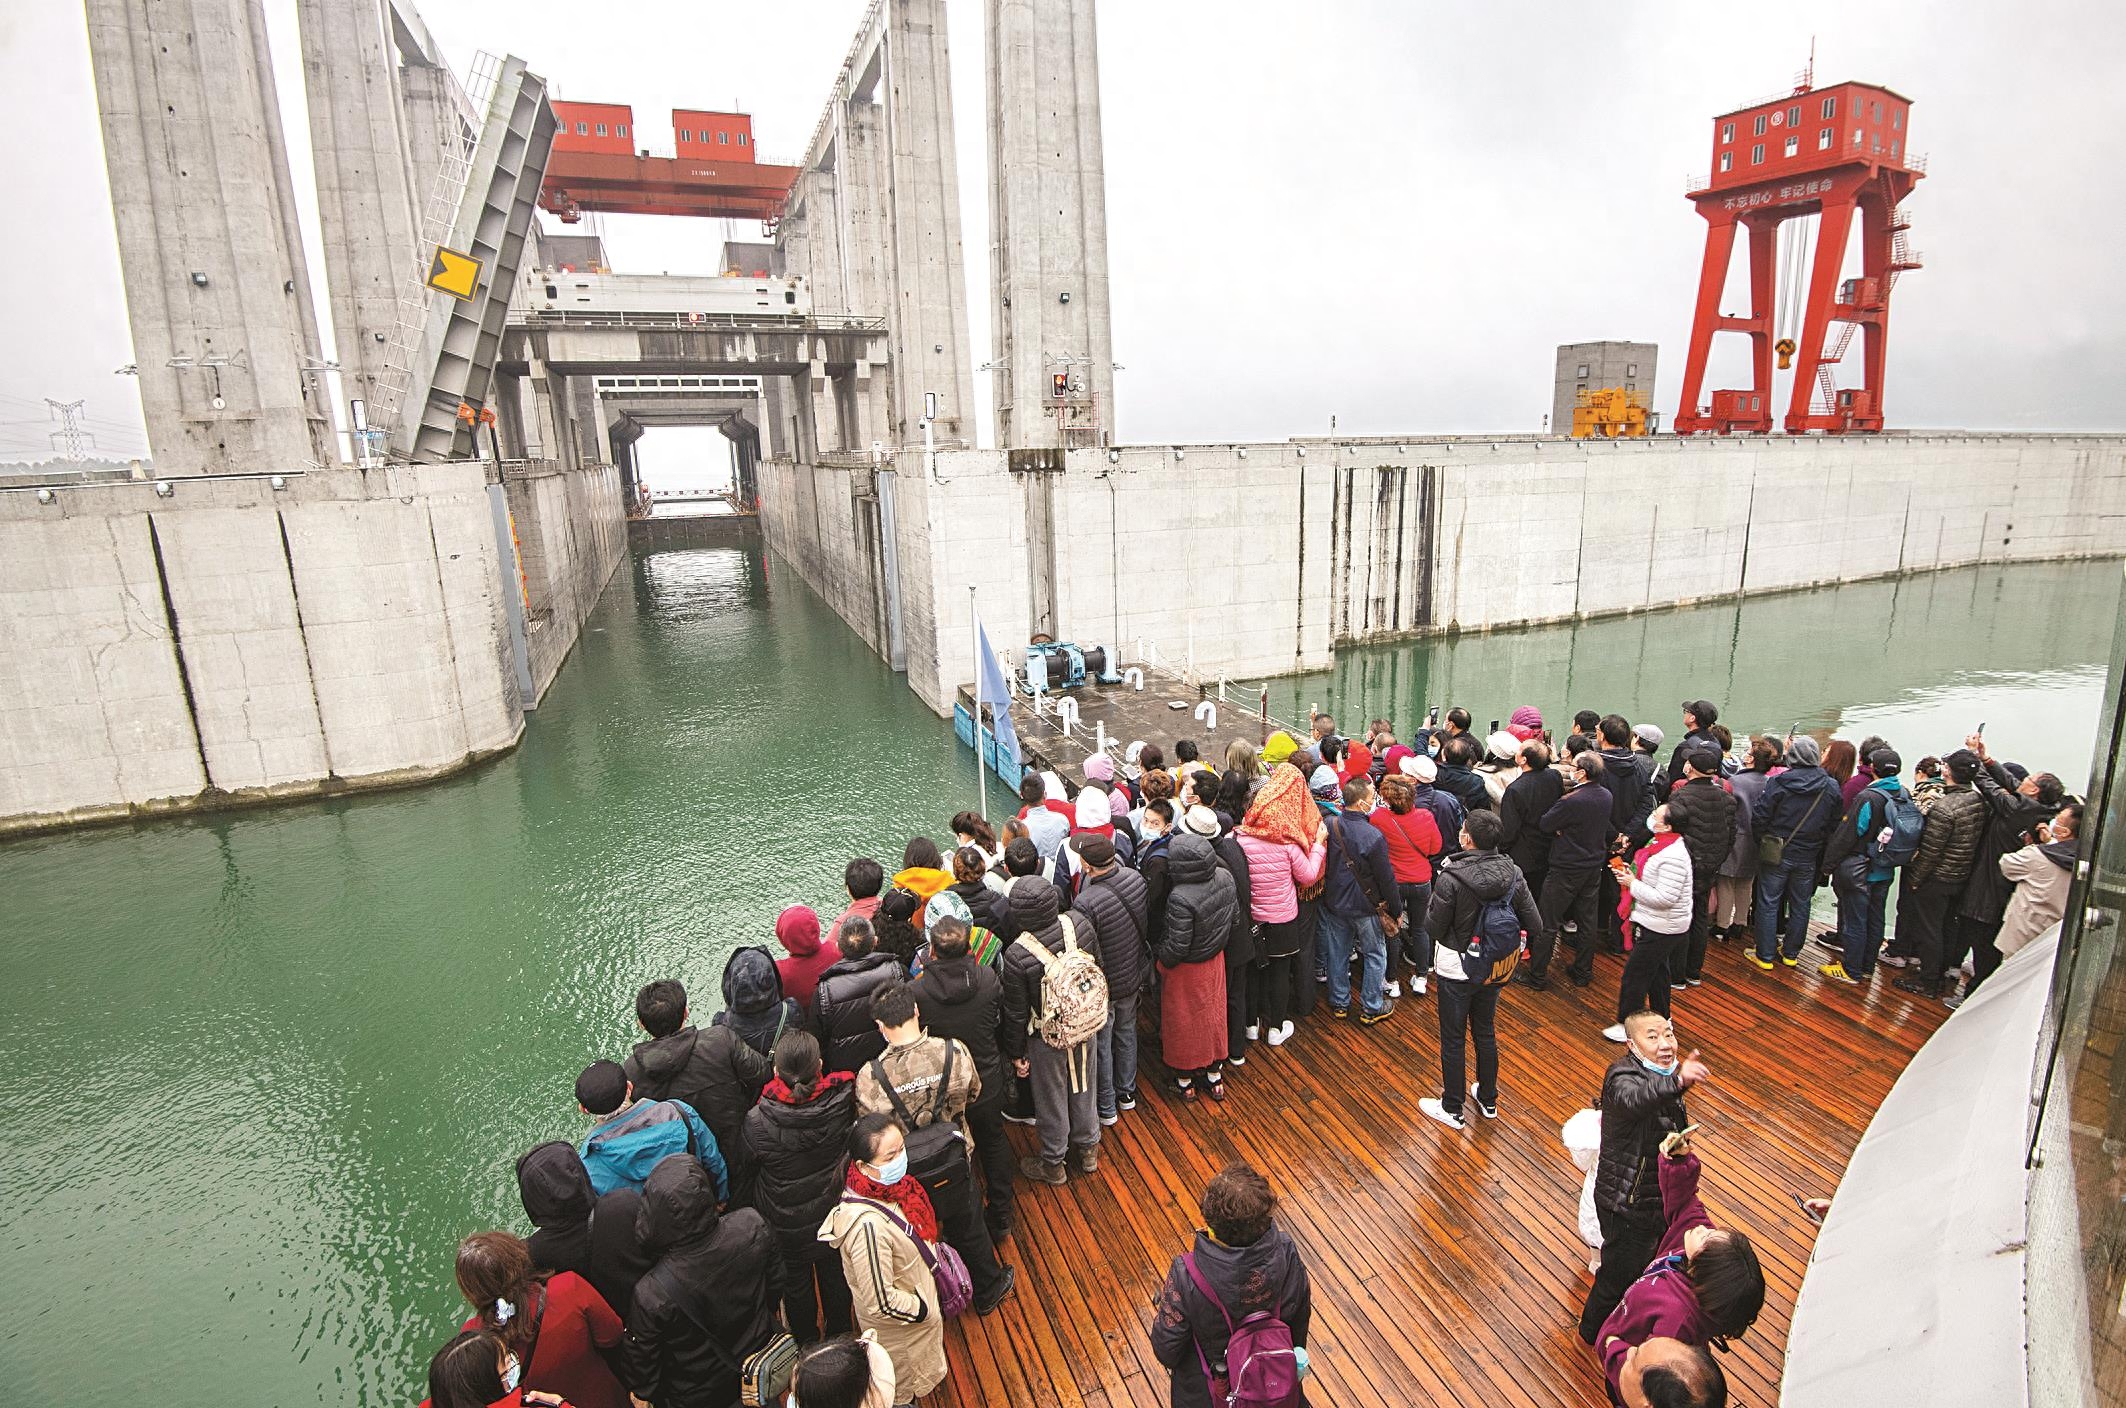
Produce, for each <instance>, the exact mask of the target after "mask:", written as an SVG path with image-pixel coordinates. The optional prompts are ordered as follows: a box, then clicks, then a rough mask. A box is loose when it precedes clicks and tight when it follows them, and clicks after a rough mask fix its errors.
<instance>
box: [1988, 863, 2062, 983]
mask: <svg viewBox="0 0 2126 1408" xmlns="http://www.w3.org/2000/svg"><path fill="white" fill-rule="evenodd" d="M2001 874H2003V875H2005V876H2007V877H2008V879H2009V880H2011V881H2013V882H2014V884H2015V893H2014V894H2012V895H2010V896H2009V897H2008V911H2007V913H2006V914H2004V915H2003V916H2002V917H2001V932H2000V938H1999V939H1998V940H1997V942H1998V944H1999V946H2000V951H2001V957H2003V958H2006V957H2007V956H2008V955H2009V954H2012V953H2014V952H2015V951H2016V950H2017V949H2019V948H2021V947H2022V946H2023V945H2025V944H2027V943H2029V942H2030V941H2031V940H2032V939H2035V938H2037V937H2038V936H2039V935H2040V934H2042V933H2044V932H2045V931H2046V930H2047V929H2050V928H2051V927H2052V926H2053V925H2055V924H2057V923H2059V922H2060V916H2061V915H2063V914H2065V913H2066V912H2067V883H2068V882H2069V881H2070V880H2072V879H2073V878H2074V873H2073V872H2072V871H2070V870H2064V869H2062V868H2061V867H2059V866H2058V865H2055V864H2053V862H2052V861H2051V860H2050V859H2048V858H2047V857H2046V855H2045V853H2044V852H2043V851H2041V850H2039V849H2038V848H2037V847H2036V846H2025V847H2023V848H2022V849H2021V850H2019V851H2011V852H2009V853H2008V854H2007V855H2004V856H2002V857H2001Z"/></svg>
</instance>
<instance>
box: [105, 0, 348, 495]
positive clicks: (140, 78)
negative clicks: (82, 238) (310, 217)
mask: <svg viewBox="0 0 2126 1408" xmlns="http://www.w3.org/2000/svg"><path fill="white" fill-rule="evenodd" d="M88 23H89V53H90V57H91V59H92V60H93V62H94V66H95V73H96V96H97V105H98V107H99V109H100V110H101V113H102V118H103V149H104V161H105V164H106V166H107V168H108V171H109V177H110V185H111V192H112V196H113V199H112V202H111V204H112V208H113V211H114V213H115V214H116V216H117V222H118V253H119V259H120V262H121V263H122V264H123V266H124V270H125V290H126V313H127V316H128V319H129V321H130V322H131V324H132V330H133V353H134V358H135V361H136V363H137V365H138V368H139V374H140V401H141V410H142V413H143V414H144V416H145V417H146V420H147V431H148V443H149V444H150V445H151V446H153V447H154V452H155V468H156V472H157V473H158V474H160V475H162V476H164V477H166V478H167V477H171V476H176V475H194V474H230V473H242V472H250V471H256V470H259V469H262V468H264V467H267V466H275V467H280V468H282V469H285V470H287V471H291V472H293V471H300V470H302V469H304V468H305V467H318V466H324V465H330V464H335V463H337V462H338V456H337V454H336V453H335V451H334V449H333V446H332V440H331V434H330V425H329V421H328V419H327V418H326V415H325V410H324V406H323V403H322V400H321V392H320V390H319V372H318V365H319V361H320V359H319V357H318V337H317V323H316V319H315V318H314V317H313V316H312V312H311V307H310V283H309V279H308V278H307V277H306V276H305V275H304V274H303V272H302V270H303V261H302V242H301V239H300V237H299V236H298V234H297V230H296V220H295V196H294V192H293V188H292V186H291V184H290V181H289V177H288V162H287V152H286V150H285V147H284V145H283V142H282V135H281V127H280V113H279V110H278V108H277V106H276V104H275V99H274V86H273V70H272V66H271V64H270V62H269V61H268V55H267V50H266V24H265V16H264V13H263V11H262V9H261V6H260V0H152V3H151V0H88Z"/></svg>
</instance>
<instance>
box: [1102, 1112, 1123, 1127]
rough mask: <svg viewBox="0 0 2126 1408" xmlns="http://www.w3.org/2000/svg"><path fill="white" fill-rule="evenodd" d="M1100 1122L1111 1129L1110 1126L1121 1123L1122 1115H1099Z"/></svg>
mask: <svg viewBox="0 0 2126 1408" xmlns="http://www.w3.org/2000/svg"><path fill="white" fill-rule="evenodd" d="M1100 1123H1101V1124H1103V1125H1106V1126H1107V1127H1108V1128H1109V1129H1112V1128H1114V1127H1115V1126H1116V1125H1118V1124H1120V1123H1122V1116H1120V1115H1102V1116H1100Z"/></svg>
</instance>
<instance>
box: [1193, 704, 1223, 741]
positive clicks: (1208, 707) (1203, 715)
mask: <svg viewBox="0 0 2126 1408" xmlns="http://www.w3.org/2000/svg"><path fill="white" fill-rule="evenodd" d="M1196 717H1197V718H1198V719H1200V720H1202V721H1203V726H1204V727H1205V728H1207V729H1209V730H1210V731H1211V732H1212V733H1216V732H1217V731H1218V703H1217V701H1216V700H1212V699H1206V700H1204V701H1203V702H1202V703H1201V704H1198V705H1197V706H1196Z"/></svg>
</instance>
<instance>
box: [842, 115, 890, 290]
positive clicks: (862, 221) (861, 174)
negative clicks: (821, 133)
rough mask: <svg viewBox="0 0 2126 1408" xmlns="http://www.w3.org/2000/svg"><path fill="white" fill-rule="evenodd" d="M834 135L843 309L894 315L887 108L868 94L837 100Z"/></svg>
mask: <svg viewBox="0 0 2126 1408" xmlns="http://www.w3.org/2000/svg"><path fill="white" fill-rule="evenodd" d="M838 116H839V119H840V122H841V128H840V131H839V133H838V135H837V136H836V139H835V148H836V160H835V176H836V181H837V184H836V187H835V201H836V204H837V206H838V207H839V209H840V211H841V226H842V228H841V242H840V249H839V251H838V253H839V254H840V256H841V260H842V268H841V275H842V279H843V282H844V285H845V289H846V293H845V296H844V301H843V307H844V310H845V311H847V312H849V313H851V314H854V315H856V316H858V317H865V318H887V317H891V316H893V312H894V296H893V257H894V250H893V156H892V153H891V151H890V150H889V149H888V148H887V145H886V109H885V108H884V107H883V106H882V105H880V104H879V103H876V102H873V101H871V100H870V99H868V98H854V99H851V100H850V101H848V102H845V103H842V104H840V110H839V114H838Z"/></svg>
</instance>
